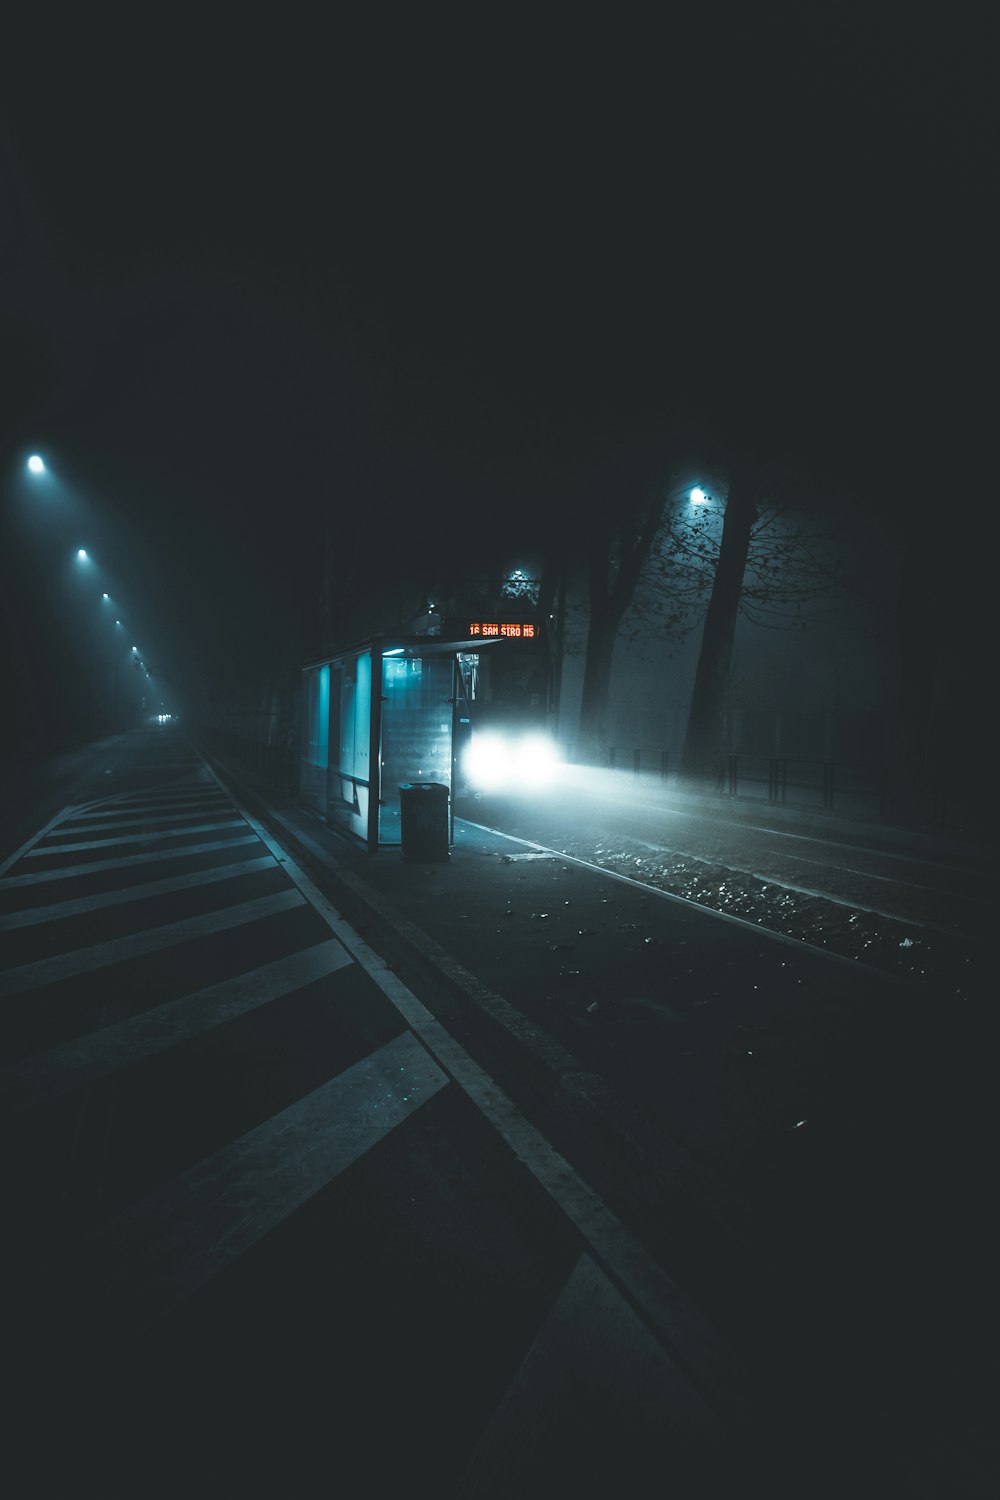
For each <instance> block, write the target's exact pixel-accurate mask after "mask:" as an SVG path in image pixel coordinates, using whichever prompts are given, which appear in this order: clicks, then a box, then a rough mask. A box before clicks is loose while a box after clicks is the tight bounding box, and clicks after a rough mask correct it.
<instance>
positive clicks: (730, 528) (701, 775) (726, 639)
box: [681, 460, 758, 789]
mask: <svg viewBox="0 0 1000 1500" xmlns="http://www.w3.org/2000/svg"><path fill="white" fill-rule="evenodd" d="M757 489H758V486H757V476H756V473H755V471H754V469H753V468H752V466H751V465H749V464H747V463H745V462H742V461H739V460H737V461H733V462H731V463H730V466H729V493H728V495H727V497H726V511H725V516H724V519H723V523H722V541H721V543H720V546H719V559H718V562H717V563H716V566H715V578H714V580H713V583H712V594H711V598H710V599H709V603H708V611H707V613H706V615H705V625H704V629H703V631H702V638H701V651H700V653H699V656H698V667H697V671H696V672H695V680H694V689H693V691H692V695H691V711H690V713H689V715H688V726H687V735H686V737H685V740H684V751H683V755H682V757H681V767H682V770H683V772H684V775H685V776H687V777H690V778H691V779H692V780H694V781H697V782H700V783H702V784H703V785H708V786H710V787H712V788H713V789H714V788H715V787H716V786H717V785H718V784H719V779H720V776H721V773H722V766H723V755H724V753H725V748H726V743H725V741H726V706H727V694H728V688H729V679H730V672H731V670H732V661H733V641H734V639H735V636H736V618H737V615H738V613H739V605H740V596H741V593H742V590H743V575H744V572H745V570H746V562H747V553H748V551H749V547H750V533H751V531H752V529H753V523H754V521H755V520H756V519H757Z"/></svg>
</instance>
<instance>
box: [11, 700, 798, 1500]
mask: <svg viewBox="0 0 1000 1500" xmlns="http://www.w3.org/2000/svg"><path fill="white" fill-rule="evenodd" d="M67 778H68V779H67ZM37 781H38V784H43V783H44V775H42V774H41V773H39V776H38V778H37ZM67 791H69V792H70V795H71V801H70V802H69V803H68V804H66V805H64V806H62V808H61V810H57V811H53V809H52V802H53V800H55V801H56V802H58V801H60V799H61V797H62V796H63V795H65V794H66V792H67ZM24 817H25V818H26V819H27V821H28V822H29V823H30V822H31V821H32V819H31V817H30V809H29V808H28V807H27V806H26V807H25V809H24ZM22 822H23V819H22ZM20 831H23V827H22V829H21V830H20ZM0 962H2V969H0V994H2V996H3V1002H4V1018H5V1019H4V1028H3V1034H4V1047H3V1061H2V1072H0V1097H2V1099H3V1107H4V1116H5V1130H4V1142H5V1148H6V1149H5V1158H6V1161H5V1178H4V1180H5V1188H6V1192H5V1207H6V1210H7V1223H8V1226H9V1229H8V1234H7V1236H6V1240H7V1249H8V1252H9V1262H8V1265H9V1270H8V1280H7V1285H8V1288H9V1292H10V1297H9V1303H10V1308H9V1311H10V1316H9V1318H8V1320H7V1321H8V1326H7V1333H6V1355H7V1365H8V1371H9V1373H10V1374H11V1375H12V1377H13V1380H12V1385H13V1397H12V1400H11V1402H10V1403H9V1405H8V1407H7V1410H6V1413H5V1415H6V1417H7V1430H8V1439H9V1446H8V1455H9V1465H10V1467H11V1469H12V1471H13V1472H15V1473H16V1474H18V1476H19V1481H20V1482H19V1486H18V1488H19V1493H52V1492H54V1491H57V1490H62V1489H64V1488H65V1487H66V1485H67V1484H69V1483H76V1482H79V1480H80V1477H81V1476H83V1475H86V1476H87V1481H88V1483H90V1484H91V1485H92V1486H93V1487H96V1488H99V1489H100V1490H101V1492H102V1493H105V1494H115V1493H126V1492H127V1493H129V1494H134V1493H136V1492H137V1491H139V1492H147V1491H149V1490H151V1489H154V1488H157V1487H160V1486H164V1485H168V1486H170V1487H171V1488H179V1487H182V1488H183V1490H184V1491H185V1492H190V1491H191V1489H192V1488H203V1489H208V1488H211V1489H213V1490H218V1489H223V1490H233V1489H245V1488H248V1487H252V1488H253V1489H254V1491H255V1492H261V1491H263V1492H265V1493H267V1492H271V1493H283V1494H285V1493H299V1492H304V1491H305V1490H306V1489H307V1488H308V1489H309V1490H310V1491H311V1490H312V1488H313V1487H314V1485H315V1484H316V1482H317V1479H319V1480H320V1481H321V1482H324V1483H329V1484H331V1485H332V1486H335V1487H337V1488H339V1489H343V1490H345V1491H346V1492H347V1493H366V1494H382V1493H386V1492H387V1491H388V1490H389V1488H390V1487H392V1488H395V1487H398V1486H399V1485H401V1484H409V1485H410V1486H412V1487H415V1488H416V1489H418V1490H419V1491H420V1492H423V1493H427V1492H429V1493H435V1494H461V1495H469V1496H473V1495H474V1496H487V1495H496V1496H500V1495H504V1496H506V1495H511V1494H518V1495H536V1494H537V1495H543V1494H544V1495H551V1494H553V1493H558V1492H559V1491H560V1490H562V1489H566V1488H569V1489H572V1491H573V1492H574V1493H576V1494H597V1493H602V1494H603V1493H606V1492H607V1491H608V1490H609V1489H611V1488H614V1489H617V1490H618V1491H619V1492H624V1493H628V1494H636V1495H642V1494H654V1493H655V1494H660V1493H662V1486H663V1483H664V1480H665V1478H667V1479H669V1482H670V1484H671V1486H672V1487H673V1490H674V1492H675V1493H678V1494H683V1495H687V1494H690V1495H714V1494H718V1493H722V1492H725V1491H728V1490H730V1489H731V1487H732V1485H733V1483H734V1479H735V1474H736V1472H737V1471H738V1470H739V1469H741V1468H742V1467H743V1466H744V1465H745V1464H746V1462H747V1457H746V1455H747V1454H748V1453H749V1452H751V1451H753V1452H754V1457H753V1465H754V1466H755V1468H758V1469H760V1471H761V1472H762V1473H765V1472H768V1471H769V1469H770V1467H771V1462H772V1461H771V1456H770V1455H769V1453H768V1452H767V1449H766V1446H765V1447H764V1448H762V1449H761V1451H760V1452H759V1453H758V1452H756V1449H755V1442H756V1439H755V1436H754V1430H753V1428H752V1427H748V1426H747V1407H746V1392H745V1389H744V1387H743V1385H742V1383H741V1382H742V1371H741V1370H740V1367H739V1364H738V1361H736V1360H734V1359H733V1357H732V1355H731V1352H730V1350H729V1349H728V1347H727V1346H726V1344H725V1341H724V1340H722V1339H721V1338H720V1337H719V1335H718V1333H717V1330H716V1329H715V1328H714V1325H713V1324H712V1323H711V1320H710V1319H708V1318H707V1317H706V1316H705V1314H704V1313H703V1312H702V1310H701V1309H700V1308H699V1307H698V1306H697V1305H696V1304H695V1302H694V1301H693V1300H692V1299H690V1298H689V1297H688V1296H687V1295H686V1294H685V1293H684V1292H683V1291H682V1290H681V1289H680V1288H679V1287H678V1286H677V1284H676V1283H675V1282H674V1281H673V1279H672V1278H671V1277H670V1276H669V1274H668V1272H667V1271H666V1270H665V1268H664V1267H663V1266H662V1264H661V1263H660V1262H659V1261H658V1260H657V1259H656V1258H655V1257H653V1256H652V1255H650V1253H649V1252H648V1251H647V1250H646V1249H645V1248H644V1246H643V1245H642V1243H641V1242H640V1240H639V1239H638V1238H637V1237H636V1236H635V1235H634V1234H632V1233H631V1231H630V1230H629V1229H628V1228H627V1227H626V1226H625V1225H624V1224H623V1223H622V1222H621V1220H620V1219H619V1218H618V1217H617V1216H616V1214H615V1213H614V1212H613V1211H612V1210H611V1209H610V1208H609V1206H608V1205H607V1204H606V1202H605V1201H604V1200H603V1199H602V1198H601V1196H600V1195H599V1194H598V1193H596V1192H595V1191H594V1190H593V1188H591V1187H590V1186H589V1185H588V1184H587V1183H586V1182H585V1181H584V1180H583V1179H582V1178H581V1177H580V1176H579V1175H578V1174H577V1173H576V1172H575V1170H574V1169H573V1167H572V1166H571V1165H570V1164H569V1163H568V1162H567V1161H566V1160H565V1159H564V1158H563V1157H562V1156H561V1155H560V1154H558V1153H557V1152H556V1151H554V1150H553V1148H552V1146H551V1145H550V1143H549V1142H548V1141H547V1140H546V1138H545V1137H544V1136H543V1135H542V1134H541V1133H539V1132H538V1131H537V1130H536V1129H535V1127H534V1126H533V1125H532V1123H531V1122H530V1121H529V1120H528V1119H527V1118H526V1117H525V1116H524V1115H523V1114H522V1113H521V1111H520V1110H519V1109H518V1108H517V1106H516V1105H515V1104H514V1103H513V1102H512V1101H511V1100H510V1098H509V1097H508V1096H507V1095H506V1094H505V1093H504V1092H503V1091H502V1090H501V1089H500V1088H498V1086H497V1085H496V1083H495V1082H494V1080H493V1079H492V1078H491V1077H490V1076H489V1075H488V1074H487V1073H485V1072H484V1071H483V1070H482V1069H481V1067H480V1066H479V1065H478V1064H477V1063H476V1061H475V1060H474V1059H473V1058H472V1056H471V1055H470V1054H469V1052H468V1051H467V1050H466V1049H465V1048H464V1047H463V1046H462V1044H461V1043H460V1041H459V1040H457V1039H456V1038H455V1037H454V1036H453V1035H452V1034H451V1033H450V1032H448V1031H447V1030H446V1029H445V1028H443V1027H442V1026H441V1025H440V1023H439V1022H438V1020H437V1019H436V1018H435V1016H434V1015H433V1014H432V1013H431V1012H430V1011H429V1010H428V1009H426V1008H425V1006H424V1005H423V1004H422V1002H421V1000H420V999H418V998H417V996H416V995H415V994H414V993H413V992H412V991H411V990H410V989H409V988H408V986H407V985H406V984H405V982H404V981H403V980H402V979H401V978H400V977H399V976H398V975H397V974H395V973H393V971H392V970H391V969H389V968H387V967H386V965H385V963H384V962H383V961H382V960H381V959H379V957H378V956H377V955H376V954H375V953H374V951H373V950H372V948H371V947H370V946H369V945H368V944H367V943H366V941H365V940H364V938H363V937H362V936H361V935H360V934H359V933H358V931H357V930H356V929H355V928H354V927H352V926H351V925H350V924H349V923H348V922H346V921H345V920H344V919H343V917H342V916H341V915H340V913H339V912H338V911H337V910H335V909H334V908H333V907H332V906H331V904H330V902H329V900H328V899H327V898H326V897H325V895H324V893H323V892H322V891H321V890H320V889H319V888H318V887H317V886H316V885H315V884H314V883H313V882H312V881H311V880H310V878H309V877H308V875H307V874H306V873H305V872H304V871H303V870H302V868H301V867H300V866H299V864H298V863H297V862H296V860H295V859H294V858H293V857H292V855H291V854H290V852H289V849H288V847H287V846H286V845H283V844H282V843H281V842H279V841H277V840H276V839H275V838H274V836H273V835H271V834H269V833H268V832H267V830H266V829H265V828H264V827H263V826H262V825H261V824H259V823H258V822H257V821H256V820H255V819H253V818H252V817H251V816H249V815H248V814H247V813H246V812H245V810H244V809H242V808H241V807H240V806H237V805H236V804H235V803H234V801H233V799H232V797H231V796H230V795H229V793H228V792H227V790H225V789H224V788H223V787H222V786H221V785H220V784H219V783H218V781H217V780H216V779H215V777H214V776H213V775H212V773H211V771H210V770H209V769H208V768H207V767H206V766H205V765H204V764H203V763H202V761H201V760H200V759H199V757H198V756H197V755H196V753H195V752H194V751H193V750H192V748H191V747H190V746H189V745H188V744H187V743H186V742H185V741H184V740H183V739H182V738H181V736H180V735H179V734H178V733H176V732H172V731H170V730H164V729H159V728H158V729H156V730H151V731H144V732H137V733H135V734H133V735H130V736H126V737H122V738H121V739H119V740H117V741H116V742H109V743H105V744H102V745H101V746H98V747H94V748H93V750H92V751H90V752H87V753H86V754H83V755H81V756H80V757H79V758H78V759H77V760H76V762H75V764H74V766H73V768H72V771H71V773H70V772H68V771H67V768H66V767H65V766H64V765H60V766H59V767H58V768H57V773H56V775H55V776H54V781H53V785H52V787H50V788H49V793H48V795H42V794H39V796H38V799H37V801H36V803H35V818H34V828H33V830H32V832H31V833H30V834H29V835H28V837H27V838H26V839H23V840H22V841H21V844H20V845H19V846H18V847H17V848H16V849H11V850H9V851H8V852H7V857H6V858H5V860H4V862H3V864H2V866H0Z"/></svg>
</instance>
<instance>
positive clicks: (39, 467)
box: [28, 453, 45, 474]
mask: <svg viewBox="0 0 1000 1500" xmlns="http://www.w3.org/2000/svg"><path fill="white" fill-rule="evenodd" d="M28 472H29V473H31V474H44V473H45V460H44V459H42V458H39V456H38V454H37V453H33V454H32V455H31V457H30V458H29V459H28Z"/></svg>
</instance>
